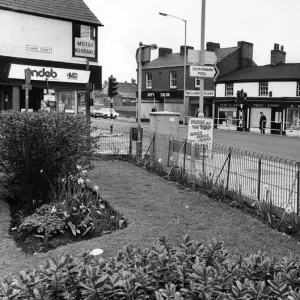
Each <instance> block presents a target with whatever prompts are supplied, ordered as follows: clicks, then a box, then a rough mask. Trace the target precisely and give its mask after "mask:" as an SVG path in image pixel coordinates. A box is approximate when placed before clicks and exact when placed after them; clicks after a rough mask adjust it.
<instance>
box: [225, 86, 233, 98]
mask: <svg viewBox="0 0 300 300" xmlns="http://www.w3.org/2000/svg"><path fill="white" fill-rule="evenodd" d="M225 96H233V83H226V84H225Z"/></svg>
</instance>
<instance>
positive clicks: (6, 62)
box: [0, 57, 102, 114]
mask: <svg viewBox="0 0 300 300" xmlns="http://www.w3.org/2000/svg"><path fill="white" fill-rule="evenodd" d="M28 68H29V69H30V71H31V73H30V74H31V80H30V88H29V91H28V93H29V101H28V108H29V109H30V111H31V110H32V111H37V110H47V111H56V112H65V113H75V114H77V113H80V112H83V111H84V110H85V91H86V83H87V82H92V83H94V84H95V88H98V89H99V88H101V72H102V70H101V67H100V66H94V65H93V66H91V65H90V66H89V69H88V70H86V69H87V67H86V65H83V64H71V63H62V62H53V61H42V60H39V61H37V60H32V59H17V58H12V57H10V58H7V57H5V58H4V57H0V92H1V93H0V108H1V110H7V109H14V110H19V111H22V110H24V109H25V89H24V88H25V86H24V83H25V70H26V69H28Z"/></svg>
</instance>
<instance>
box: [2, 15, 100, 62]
mask: <svg viewBox="0 0 300 300" xmlns="http://www.w3.org/2000/svg"><path fill="white" fill-rule="evenodd" d="M0 28H1V39H0V55H3V56H14V57H22V58H32V59H40V60H51V61H60V62H71V63H86V59H85V58H73V57H72V22H67V21H61V20H55V19H48V18H43V17H38V16H32V15H26V14H22V13H16V12H11V11H5V10H0ZM27 45H31V46H42V47H50V48H52V53H43V52H35V51H27V50H26V46H27ZM91 64H95V63H91Z"/></svg>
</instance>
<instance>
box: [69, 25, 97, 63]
mask: <svg viewBox="0 0 300 300" xmlns="http://www.w3.org/2000/svg"><path fill="white" fill-rule="evenodd" d="M97 32H98V31H97V27H96V26H89V25H82V24H79V23H73V56H76V57H85V58H89V59H91V60H97V50H98V49H97V40H98V34H97Z"/></svg>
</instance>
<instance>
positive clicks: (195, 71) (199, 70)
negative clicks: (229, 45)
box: [190, 66, 219, 78]
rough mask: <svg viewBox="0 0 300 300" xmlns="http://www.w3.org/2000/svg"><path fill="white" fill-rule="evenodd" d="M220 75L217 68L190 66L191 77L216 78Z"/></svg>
mask: <svg viewBox="0 0 300 300" xmlns="http://www.w3.org/2000/svg"><path fill="white" fill-rule="evenodd" d="M218 74H219V70H218V68H217V67H216V66H190V76H191V77H201V78H215V77H216V76H217V75H218Z"/></svg>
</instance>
